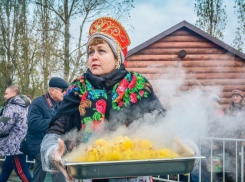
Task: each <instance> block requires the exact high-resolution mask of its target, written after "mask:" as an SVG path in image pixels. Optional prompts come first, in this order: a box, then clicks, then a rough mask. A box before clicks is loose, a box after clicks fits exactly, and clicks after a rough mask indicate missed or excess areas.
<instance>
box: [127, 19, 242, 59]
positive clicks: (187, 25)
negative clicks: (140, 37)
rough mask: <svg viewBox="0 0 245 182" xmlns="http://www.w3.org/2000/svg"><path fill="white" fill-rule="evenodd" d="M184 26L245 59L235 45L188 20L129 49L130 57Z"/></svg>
mask: <svg viewBox="0 0 245 182" xmlns="http://www.w3.org/2000/svg"><path fill="white" fill-rule="evenodd" d="M184 27H186V28H188V29H190V30H192V31H193V32H195V33H197V34H199V35H201V36H202V37H204V38H206V39H208V40H209V41H211V42H213V43H215V44H216V45H218V46H220V47H222V48H223V49H225V50H227V51H229V52H231V53H233V54H235V55H237V56H239V57H240V58H242V59H245V54H243V53H242V52H240V51H238V50H236V49H234V48H233V47H231V46H229V45H227V44H226V43H224V42H222V41H220V40H218V39H216V38H215V37H213V36H211V35H209V34H207V33H206V32H204V31H202V30H201V29H199V28H197V27H195V26H194V25H192V24H190V23H188V22H187V21H182V22H180V23H178V24H177V25H175V26H173V27H171V28H169V29H168V30H166V31H164V32H162V33H160V34H158V35H156V36H155V37H153V38H151V39H149V40H147V41H145V42H144V43H142V44H140V45H138V46H137V47H135V48H133V49H131V50H129V51H128V55H127V57H129V56H131V55H133V54H134V53H136V52H138V51H140V50H142V49H144V48H146V47H147V46H149V45H151V44H153V43H154V42H156V41H158V40H160V39H162V38H164V37H166V36H168V35H169V34H171V33H173V32H175V31H176V30H178V29H181V28H184Z"/></svg>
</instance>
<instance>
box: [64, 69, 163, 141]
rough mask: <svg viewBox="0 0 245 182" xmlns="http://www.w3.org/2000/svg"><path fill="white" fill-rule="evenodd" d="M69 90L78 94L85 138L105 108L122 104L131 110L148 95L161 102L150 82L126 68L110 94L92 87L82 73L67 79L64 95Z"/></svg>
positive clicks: (117, 108)
mask: <svg viewBox="0 0 245 182" xmlns="http://www.w3.org/2000/svg"><path fill="white" fill-rule="evenodd" d="M71 94H72V95H75V96H76V97H77V98H80V104H79V113H80V118H81V127H82V130H83V131H84V139H85V141H86V140H88V138H89V137H90V135H91V134H92V133H93V132H94V131H95V130H96V128H97V127H98V125H100V124H101V123H103V122H104V121H105V118H108V117H107V116H106V111H107V110H108V109H109V110H112V111H114V112H121V110H122V109H123V108H129V110H130V112H134V111H132V110H131V108H132V106H134V105H136V104H138V103H141V102H142V100H144V99H149V98H153V100H157V101H158V105H161V104H160V102H159V100H158V99H157V98H156V96H155V94H154V92H153V89H152V86H151V84H150V83H149V82H148V81H147V80H146V78H145V77H143V76H142V75H141V74H139V73H137V72H127V73H126V76H125V77H124V78H122V79H121V81H120V82H119V83H116V84H115V85H114V86H113V88H112V91H111V94H110V95H108V94H107V90H106V89H104V88H101V89H96V88H95V87H94V86H93V85H92V84H91V83H90V82H89V80H88V79H86V73H85V74H84V75H83V76H80V77H78V78H76V79H75V80H74V81H73V82H72V83H71V85H70V87H69V89H68V92H67V96H69V95H71ZM108 97H111V98H108ZM108 102H112V103H108ZM110 107H111V108H110ZM161 107H162V106H161ZM110 113H111V112H110ZM112 119H113V118H112ZM109 120H111V119H109ZM109 122H110V121H109ZM121 124H125V125H128V124H130V122H129V121H127V120H124V121H122V122H121Z"/></svg>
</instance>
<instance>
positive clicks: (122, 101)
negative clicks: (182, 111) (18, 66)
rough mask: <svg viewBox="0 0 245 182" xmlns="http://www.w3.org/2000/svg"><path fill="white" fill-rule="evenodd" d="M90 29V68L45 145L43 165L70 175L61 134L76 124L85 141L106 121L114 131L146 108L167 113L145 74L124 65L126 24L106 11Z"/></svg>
mask: <svg viewBox="0 0 245 182" xmlns="http://www.w3.org/2000/svg"><path fill="white" fill-rule="evenodd" d="M89 35H90V37H89V40H88V43H87V59H88V69H87V71H86V73H84V74H83V75H82V76H80V77H78V78H76V79H75V80H74V81H73V82H72V83H71V84H70V87H69V89H68V91H67V94H66V96H64V100H63V101H62V103H61V105H60V106H59V109H58V112H57V114H56V116H55V117H54V118H53V119H52V121H51V123H50V125H49V127H48V129H47V134H46V136H45V138H44V139H43V142H42V145H41V155H42V164H43V169H44V170H45V171H49V172H57V170H60V171H61V172H63V174H64V175H65V177H66V179H67V180H72V179H71V177H70V176H69V175H68V174H67V172H66V170H65V168H64V166H62V164H61V163H62V162H61V161H62V160H61V159H62V158H61V157H62V155H63V153H64V145H65V144H66V141H62V139H61V138H62V135H63V134H66V133H68V132H69V131H71V130H72V129H74V128H75V129H77V130H81V131H82V142H87V141H88V140H89V138H90V136H91V134H92V133H94V132H96V129H97V128H98V126H100V125H101V124H102V123H104V124H105V125H106V128H107V129H109V130H112V131H114V130H115V129H116V128H117V127H118V126H121V125H125V126H128V125H130V123H132V122H133V121H135V120H138V119H141V118H143V116H144V114H146V113H152V112H153V111H154V116H156V117H155V118H156V120H157V118H162V117H163V116H164V113H165V109H164V108H163V107H162V105H161V103H160V101H159V100H158V98H157V97H156V95H155V93H154V91H153V88H152V86H151V84H150V83H149V82H148V81H147V79H146V78H145V77H143V76H142V75H141V74H139V73H137V72H130V71H127V70H126V69H125V66H124V64H123V63H124V60H125V57H126V54H127V47H128V46H129V44H130V40H129V37H128V35H127V32H126V31H125V29H124V28H123V27H122V25H121V24H120V23H119V22H117V21H116V20H114V19H112V18H109V17H102V18H99V19H97V20H95V21H94V22H93V23H92V25H91V27H90V30H89ZM141 120H142V121H143V119H141ZM146 122H148V121H146ZM66 147H68V146H66ZM147 180H148V179H147Z"/></svg>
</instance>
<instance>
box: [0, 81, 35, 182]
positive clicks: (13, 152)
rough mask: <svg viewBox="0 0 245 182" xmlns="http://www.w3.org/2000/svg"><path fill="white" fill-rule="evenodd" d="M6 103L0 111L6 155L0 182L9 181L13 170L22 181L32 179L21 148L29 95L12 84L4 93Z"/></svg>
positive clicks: (0, 144)
mask: <svg viewBox="0 0 245 182" xmlns="http://www.w3.org/2000/svg"><path fill="white" fill-rule="evenodd" d="M4 99H5V103H4V108H3V110H2V112H1V113H0V156H6V158H5V161H4V163H3V165H2V173H1V175H0V182H6V181H8V178H9V176H10V174H11V172H12V171H13V169H14V170H15V173H16V174H17V175H18V176H19V178H20V179H21V180H22V181H25V182H29V181H32V178H31V174H30V172H29V170H28V168H27V166H26V156H25V155H24V154H23V153H22V152H21V151H20V150H19V148H20V143H21V142H22V140H23V139H24V137H25V135H26V132H27V110H28V106H29V104H30V102H29V100H28V98H27V97H25V96H22V95H20V89H19V88H18V87H17V86H14V85H12V86H10V87H8V88H7V89H6V91H5V95H4Z"/></svg>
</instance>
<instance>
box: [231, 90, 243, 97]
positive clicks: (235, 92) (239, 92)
mask: <svg viewBox="0 0 245 182" xmlns="http://www.w3.org/2000/svg"><path fill="white" fill-rule="evenodd" d="M232 95H240V96H241V97H242V98H243V93H242V91H241V90H240V89H239V88H236V89H234V90H232V91H231V96H232Z"/></svg>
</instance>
